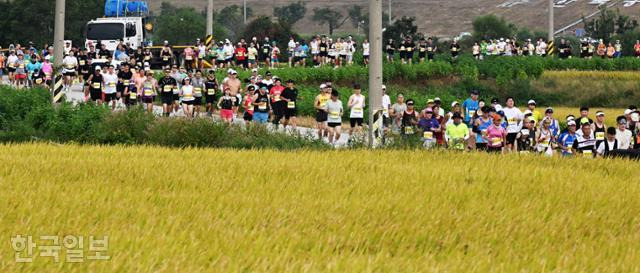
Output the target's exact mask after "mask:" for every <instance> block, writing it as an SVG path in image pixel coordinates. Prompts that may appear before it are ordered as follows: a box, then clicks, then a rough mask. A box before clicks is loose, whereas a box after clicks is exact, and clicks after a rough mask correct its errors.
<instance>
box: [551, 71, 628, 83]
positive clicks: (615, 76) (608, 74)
mask: <svg viewBox="0 0 640 273" xmlns="http://www.w3.org/2000/svg"><path fill="white" fill-rule="evenodd" d="M542 78H543V79H594V80H622V81H638V80H640V73H638V72H636V71H595V70H594V71H576V70H567V71H551V70H547V71H544V73H543V74H542Z"/></svg>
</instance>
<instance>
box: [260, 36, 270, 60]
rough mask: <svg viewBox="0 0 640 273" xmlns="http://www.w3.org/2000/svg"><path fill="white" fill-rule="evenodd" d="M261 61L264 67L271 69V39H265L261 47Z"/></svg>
mask: <svg viewBox="0 0 640 273" xmlns="http://www.w3.org/2000/svg"><path fill="white" fill-rule="evenodd" d="M260 50H261V51H260V54H261V56H260V60H261V61H263V62H264V67H267V68H268V67H271V65H270V62H269V60H270V57H271V43H269V37H265V38H264V42H263V43H262V46H261V47H260Z"/></svg>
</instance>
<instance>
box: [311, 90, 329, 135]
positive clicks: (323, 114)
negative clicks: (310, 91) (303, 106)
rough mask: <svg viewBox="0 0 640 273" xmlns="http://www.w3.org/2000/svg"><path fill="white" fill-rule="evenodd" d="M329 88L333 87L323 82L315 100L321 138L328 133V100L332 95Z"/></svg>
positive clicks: (317, 124) (314, 104)
mask: <svg viewBox="0 0 640 273" xmlns="http://www.w3.org/2000/svg"><path fill="white" fill-rule="evenodd" d="M329 90H331V88H328V87H327V85H326V84H324V83H323V84H321V85H320V94H318V95H317V96H316V98H315V100H314V102H313V106H314V108H315V109H316V128H317V129H318V138H319V139H322V137H323V136H324V135H327V134H328V131H327V127H326V122H327V119H328V114H327V102H328V101H329V99H330V97H331V95H329Z"/></svg>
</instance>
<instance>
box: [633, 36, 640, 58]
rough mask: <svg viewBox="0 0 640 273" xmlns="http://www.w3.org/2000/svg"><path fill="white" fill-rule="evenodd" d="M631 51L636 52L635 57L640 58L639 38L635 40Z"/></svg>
mask: <svg viewBox="0 0 640 273" xmlns="http://www.w3.org/2000/svg"><path fill="white" fill-rule="evenodd" d="M633 51H634V52H635V54H636V58H638V59H640V40H637V41H636V44H635V45H634V46H633Z"/></svg>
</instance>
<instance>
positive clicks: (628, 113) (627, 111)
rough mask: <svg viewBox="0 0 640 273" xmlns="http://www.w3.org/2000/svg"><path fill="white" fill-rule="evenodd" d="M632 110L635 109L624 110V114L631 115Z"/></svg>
mask: <svg viewBox="0 0 640 273" xmlns="http://www.w3.org/2000/svg"><path fill="white" fill-rule="evenodd" d="M631 112H633V111H631V109H627V110H624V115H625V116H626V115H630V114H631Z"/></svg>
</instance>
